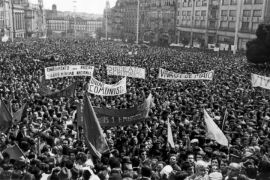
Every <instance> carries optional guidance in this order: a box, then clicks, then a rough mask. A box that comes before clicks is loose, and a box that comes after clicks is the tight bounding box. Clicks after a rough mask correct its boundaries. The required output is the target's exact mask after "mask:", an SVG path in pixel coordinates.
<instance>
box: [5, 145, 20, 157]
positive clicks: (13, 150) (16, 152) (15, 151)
mask: <svg viewBox="0 0 270 180" xmlns="http://www.w3.org/2000/svg"><path fill="white" fill-rule="evenodd" d="M4 152H6V153H8V154H9V156H10V159H14V160H21V158H22V157H24V153H23V152H22V150H21V148H20V147H19V146H18V145H17V144H16V143H15V144H14V145H13V146H9V147H7V148H6V149H5V150H4V151H3V153H4Z"/></svg>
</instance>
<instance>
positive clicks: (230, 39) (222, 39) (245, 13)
mask: <svg viewBox="0 0 270 180" xmlns="http://www.w3.org/2000/svg"><path fill="white" fill-rule="evenodd" d="M177 8H178V12H177V31H178V32H177V34H178V41H179V42H184V43H185V44H187V43H188V44H190V45H194V43H196V44H201V45H207V44H216V43H217V44H226V45H234V44H237V47H238V49H245V47H246V43H247V42H248V41H249V40H250V39H253V38H255V37H256V35H255V32H256V29H257V27H258V25H259V24H260V23H266V22H269V17H270V14H269V13H270V1H269V0H178V7H177Z"/></svg>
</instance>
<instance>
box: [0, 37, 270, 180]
mask: <svg viewBox="0 0 270 180" xmlns="http://www.w3.org/2000/svg"><path fill="white" fill-rule="evenodd" d="M129 52H133V54H132V55H131V54H130V53H129ZM134 52H136V53H134ZM0 58H1V59H0V98H1V100H2V102H5V103H6V104H10V105H11V111H12V112H16V111H17V110H18V109H20V108H21V107H22V106H23V104H24V103H26V102H27V107H26V112H25V113H24V115H23V117H22V118H21V119H16V121H15V120H14V123H13V125H12V126H11V127H10V128H9V130H8V131H7V132H2V133H1V136H0V148H1V149H0V152H2V153H0V180H10V179H14V180H15V179H16V180H17V179H24V180H89V179H91V180H122V179H124V180H132V179H136V180H139V179H140V180H150V179H151V180H159V179H162V180H214V179H215V180H223V179H225V180H232V179H233V180H242V179H243V180H246V179H256V180H267V179H270V159H269V158H270V140H269V132H270V131H269V121H270V107H269V93H268V91H267V90H263V89H260V88H253V87H252V86H251V83H250V73H255V74H260V75H264V76H270V70H269V68H268V67H254V66H250V65H248V63H247V62H246V60H245V57H244V56H242V55H232V54H231V53H229V52H220V53H218V54H217V53H216V52H212V51H209V50H202V49H171V48H162V47H147V48H141V47H138V46H134V45H130V44H129V45H123V44H121V43H115V42H100V41H90V40H76V41H75V40H63V39H62V40H59V39H58V40H55V39H46V40H31V41H30V40H27V41H24V42H13V43H11V42H8V43H4V44H1V45H0ZM63 64H72V65H74V64H83V65H84V64H86V65H93V66H95V72H94V76H95V78H96V79H98V80H100V81H102V82H106V83H107V84H113V83H115V82H118V81H119V80H120V79H121V77H116V76H107V74H106V65H107V64H109V65H125V66H136V67H143V68H145V69H146V72H147V77H146V79H145V80H143V79H134V78H128V83H127V91H128V92H127V93H126V94H124V95H121V96H114V97H100V96H95V95H91V101H92V105H93V106H98V107H100V106H106V107H108V108H112V109H125V108H132V107H135V106H137V105H139V104H141V103H142V102H143V101H144V99H145V98H146V97H147V96H148V94H150V93H151V94H152V95H153V97H154V104H155V106H154V107H152V108H151V110H150V112H149V118H147V119H145V120H143V121H141V122H139V123H137V124H132V125H130V126H123V127H111V128H104V129H103V131H104V136H106V140H107V143H108V145H109V147H110V152H107V153H104V154H102V157H101V158H100V159H99V158H96V157H93V156H92V154H91V151H89V149H88V147H87V145H86V144H85V142H84V138H83V136H81V135H80V133H79V132H77V129H78V128H77V121H78V119H77V113H76V111H77V109H76V107H77V106H76V104H77V103H78V102H80V101H81V100H82V99H83V93H84V91H85V88H84V87H85V77H68V78H57V79H53V80H47V81H46V84H47V87H49V88H50V89H51V90H57V89H58V90H60V89H63V88H65V87H67V86H68V85H70V84H71V83H72V82H75V81H77V82H80V83H79V85H78V87H77V90H76V97H75V98H69V97H63V98H53V99H51V98H48V97H43V96H41V95H40V94H39V93H38V89H39V88H40V78H41V77H42V76H43V75H44V68H45V67H48V66H57V65H63ZM159 68H164V69H167V70H171V71H174V72H181V73H201V72H207V71H210V70H214V71H215V75H214V79H213V81H168V80H167V81H166V80H160V79H157V75H158V69H159ZM204 109H206V110H207V112H208V113H209V114H210V116H211V117H212V118H213V119H214V121H215V123H216V124H217V125H218V126H219V127H220V128H221V127H222V126H223V132H224V134H225V135H226V137H227V139H228V141H229V144H230V145H229V147H225V146H221V145H219V144H218V143H216V142H215V141H213V140H211V139H209V138H207V135H206V128H205V125H204V120H203V110H204ZM226 110H227V112H228V116H227V117H226V121H225V123H224V125H222V124H223V123H222V122H223V119H224V114H225V111H226ZM0 113H1V112H0ZM168 121H169V122H170V124H171V127H172V134H173V139H174V143H175V147H174V148H172V147H171V146H170V145H169V144H168V142H167V124H166V123H167V122H168ZM16 144H17V145H18V146H19V147H20V149H21V150H22V152H23V154H24V156H23V157H20V158H19V159H14V158H12V157H10V154H9V153H7V152H6V151H5V150H6V149H7V148H9V147H11V146H14V145H16Z"/></svg>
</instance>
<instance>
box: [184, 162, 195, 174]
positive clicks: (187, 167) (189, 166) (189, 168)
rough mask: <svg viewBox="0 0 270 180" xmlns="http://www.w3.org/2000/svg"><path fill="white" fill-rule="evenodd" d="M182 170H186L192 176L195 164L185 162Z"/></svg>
mask: <svg viewBox="0 0 270 180" xmlns="http://www.w3.org/2000/svg"><path fill="white" fill-rule="evenodd" d="M182 170H183V171H186V172H187V173H188V175H189V176H191V175H192V174H194V166H193V163H190V162H188V161H186V162H184V163H183V164H182Z"/></svg>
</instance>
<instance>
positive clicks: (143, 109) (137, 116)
mask: <svg viewBox="0 0 270 180" xmlns="http://www.w3.org/2000/svg"><path fill="white" fill-rule="evenodd" d="M152 102H153V98H152V94H149V96H148V98H147V99H145V101H144V103H142V104H141V105H139V106H137V107H134V108H129V109H109V108H106V107H102V108H99V107H94V110H95V113H96V115H97V117H98V120H99V123H100V125H101V126H102V127H113V126H123V125H129V124H134V123H137V122H140V121H142V120H144V119H145V118H147V117H148V113H149V110H150V108H151V105H152Z"/></svg>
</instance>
